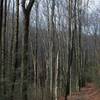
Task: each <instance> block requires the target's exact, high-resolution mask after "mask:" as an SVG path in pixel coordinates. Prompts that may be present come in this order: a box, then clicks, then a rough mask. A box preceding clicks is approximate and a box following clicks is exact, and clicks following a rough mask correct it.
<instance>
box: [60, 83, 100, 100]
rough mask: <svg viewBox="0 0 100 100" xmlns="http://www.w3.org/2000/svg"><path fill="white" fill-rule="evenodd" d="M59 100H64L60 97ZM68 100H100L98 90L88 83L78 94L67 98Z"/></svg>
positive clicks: (99, 90)
mask: <svg viewBox="0 0 100 100" xmlns="http://www.w3.org/2000/svg"><path fill="white" fill-rule="evenodd" d="M59 100H64V97H60V98H59ZM68 100H100V89H98V88H97V87H96V86H95V85H94V84H93V83H88V84H87V85H86V86H85V87H84V88H81V90H80V92H74V93H72V95H71V96H68Z"/></svg>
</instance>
